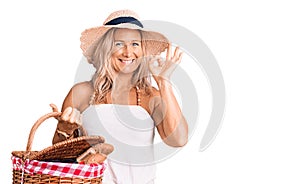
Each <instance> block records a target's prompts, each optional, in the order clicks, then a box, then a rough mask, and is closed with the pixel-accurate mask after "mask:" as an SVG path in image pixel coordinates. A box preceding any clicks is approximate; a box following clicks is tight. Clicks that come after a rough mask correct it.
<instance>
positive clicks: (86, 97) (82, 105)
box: [63, 81, 93, 112]
mask: <svg viewBox="0 0 300 184" xmlns="http://www.w3.org/2000/svg"><path fill="white" fill-rule="evenodd" d="M91 95H93V85H92V83H91V82H90V81H85V82H80V83H77V84H74V85H73V87H72V88H71V90H70V92H69V94H68V95H67V97H66V99H65V101H64V104H63V109H64V108H66V107H68V106H71V107H74V108H77V109H78V110H79V111H81V112H82V111H83V110H84V109H86V108H87V107H88V106H89V102H90V98H91Z"/></svg>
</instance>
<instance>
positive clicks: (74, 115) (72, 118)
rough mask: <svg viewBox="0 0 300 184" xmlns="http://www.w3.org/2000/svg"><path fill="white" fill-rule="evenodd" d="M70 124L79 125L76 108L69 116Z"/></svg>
mask: <svg viewBox="0 0 300 184" xmlns="http://www.w3.org/2000/svg"><path fill="white" fill-rule="evenodd" d="M70 123H77V124H79V123H80V112H79V111H78V110H77V109H76V108H73V110H72V113H71V114H70Z"/></svg>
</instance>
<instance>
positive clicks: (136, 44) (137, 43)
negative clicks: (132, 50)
mask: <svg viewBox="0 0 300 184" xmlns="http://www.w3.org/2000/svg"><path fill="white" fill-rule="evenodd" d="M132 46H134V47H139V46H140V43H139V42H132Z"/></svg>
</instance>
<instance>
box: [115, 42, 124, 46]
mask: <svg viewBox="0 0 300 184" xmlns="http://www.w3.org/2000/svg"><path fill="white" fill-rule="evenodd" d="M115 46H117V47H123V46H124V43H123V42H115Z"/></svg>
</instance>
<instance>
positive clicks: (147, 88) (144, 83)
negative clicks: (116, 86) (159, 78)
mask: <svg viewBox="0 0 300 184" xmlns="http://www.w3.org/2000/svg"><path fill="white" fill-rule="evenodd" d="M117 29H118V28H111V29H110V30H108V31H107V32H106V33H105V34H104V35H103V36H102V37H101V38H100V39H99V40H98V41H97V42H96V43H95V46H94V47H93V48H92V49H93V50H91V52H92V57H91V58H90V59H91V64H93V66H94V67H95V68H96V71H95V73H94V75H93V76H92V83H93V87H94V93H93V95H92V97H91V101H90V104H100V103H107V95H108V93H109V92H110V91H111V89H112V86H113V82H114V81H113V80H114V77H115V76H116V75H117V72H116V71H115V70H114V68H113V65H112V62H111V55H112V50H113V46H114V34H115V32H116V30H117ZM139 32H140V34H141V39H142V42H141V43H142V50H143V53H145V49H146V48H145V46H144V44H143V43H144V41H145V40H143V32H142V31H140V30H139ZM139 59H141V60H142V61H141V62H140V65H139V66H138V68H137V69H136V70H135V71H134V73H133V76H132V79H131V84H132V85H133V86H136V87H138V88H139V89H141V91H142V92H145V93H146V94H148V95H149V94H151V93H152V85H151V77H150V71H149V69H148V64H147V61H146V57H144V55H143V57H141V58H139Z"/></svg>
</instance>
